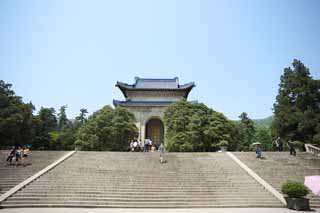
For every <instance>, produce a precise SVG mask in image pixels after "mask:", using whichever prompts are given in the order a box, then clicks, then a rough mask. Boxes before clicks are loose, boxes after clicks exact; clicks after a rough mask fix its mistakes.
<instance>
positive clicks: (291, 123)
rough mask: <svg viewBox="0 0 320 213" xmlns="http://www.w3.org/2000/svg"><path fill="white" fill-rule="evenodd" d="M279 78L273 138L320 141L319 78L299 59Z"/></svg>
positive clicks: (319, 142)
mask: <svg viewBox="0 0 320 213" xmlns="http://www.w3.org/2000/svg"><path fill="white" fill-rule="evenodd" d="M280 80H281V82H280V84H279V91H278V95H277V97H276V102H275V104H274V116H275V119H274V122H273V124H272V125H273V128H272V129H273V135H274V137H277V136H280V137H281V138H283V139H285V140H289V139H290V140H298V141H302V142H305V143H318V144H320V141H319V140H318V139H320V138H319V137H318V135H319V134H320V132H319V129H320V81H319V80H314V79H313V78H312V76H311V75H310V72H309V69H308V68H307V67H305V66H304V64H303V63H301V62H300V61H299V60H296V59H294V61H293V63H292V67H287V68H285V69H284V73H283V75H282V76H281V78H280Z"/></svg>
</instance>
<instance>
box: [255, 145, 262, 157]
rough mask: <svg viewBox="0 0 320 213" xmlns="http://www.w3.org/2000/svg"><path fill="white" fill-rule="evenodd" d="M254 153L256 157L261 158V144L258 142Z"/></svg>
mask: <svg viewBox="0 0 320 213" xmlns="http://www.w3.org/2000/svg"><path fill="white" fill-rule="evenodd" d="M256 154H257V156H256V157H257V158H259V159H261V157H262V155H261V154H262V149H261V145H260V144H257V146H256Z"/></svg>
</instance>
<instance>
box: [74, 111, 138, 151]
mask: <svg viewBox="0 0 320 213" xmlns="http://www.w3.org/2000/svg"><path fill="white" fill-rule="evenodd" d="M134 122H135V118H134V115H133V114H132V113H130V112H129V111H128V110H126V109H124V108H122V107H117V108H116V109H113V108H111V107H110V106H105V107H103V108H102V109H101V110H99V111H97V112H95V113H93V114H92V115H91V116H89V118H88V120H87V121H86V122H85V123H84V125H82V126H81V127H80V129H79V131H78V132H77V134H76V142H75V144H76V145H80V146H81V147H82V148H83V149H85V150H101V151H102V150H108V151H126V150H127V149H128V147H129V143H130V141H131V140H133V139H134V138H136V137H137V136H138V129H137V127H136V125H135V123H134Z"/></svg>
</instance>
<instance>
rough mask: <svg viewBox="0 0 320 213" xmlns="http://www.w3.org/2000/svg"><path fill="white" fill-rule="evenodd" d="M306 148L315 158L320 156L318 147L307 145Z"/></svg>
mask: <svg viewBox="0 0 320 213" xmlns="http://www.w3.org/2000/svg"><path fill="white" fill-rule="evenodd" d="M304 146H305V148H306V152H308V153H311V154H313V155H315V156H320V148H319V147H316V146H313V145H311V144H307V143H306V144H305V145H304Z"/></svg>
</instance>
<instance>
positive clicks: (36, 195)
mask: <svg viewBox="0 0 320 213" xmlns="http://www.w3.org/2000/svg"><path fill="white" fill-rule="evenodd" d="M167 159H168V163H166V164H160V163H159V154H158V153H124V152H77V153H75V154H74V155H73V156H72V157H70V158H68V159H67V160H65V161H64V162H62V163H61V164H60V165H58V166H57V167H55V168H54V169H52V170H51V171H49V172H48V173H46V174H44V175H43V176H41V177H40V178H38V179H36V180H35V181H33V182H32V183H30V184H29V185H27V186H26V187H25V188H23V189H22V190H20V191H18V192H17V193H15V194H14V195H13V196H11V197H9V198H8V199H6V200H5V201H4V202H2V203H1V204H0V205H1V207H3V208H5V207H7V208H9V207H121V208H188V207H189V208H192V207H194V208H196V207H197V208H199V207H282V206H283V204H282V203H281V202H280V201H279V200H277V198H275V197H274V196H273V195H272V194H270V193H269V192H268V191H267V190H265V189H264V188H263V187H262V186H261V185H260V184H259V183H258V182H256V181H255V180H254V179H253V178H252V177H251V176H249V175H248V174H247V173H246V172H245V171H244V170H243V169H241V168H240V167H239V166H238V165H237V164H236V163H235V162H234V161H233V160H232V159H231V158H230V157H229V156H228V155H227V154H226V153H169V154H168V158H167Z"/></svg>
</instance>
